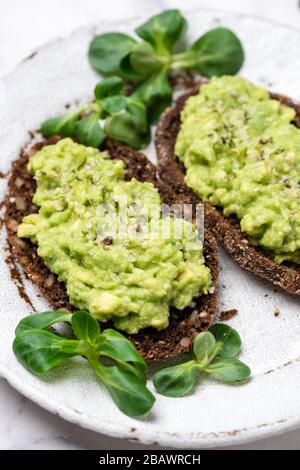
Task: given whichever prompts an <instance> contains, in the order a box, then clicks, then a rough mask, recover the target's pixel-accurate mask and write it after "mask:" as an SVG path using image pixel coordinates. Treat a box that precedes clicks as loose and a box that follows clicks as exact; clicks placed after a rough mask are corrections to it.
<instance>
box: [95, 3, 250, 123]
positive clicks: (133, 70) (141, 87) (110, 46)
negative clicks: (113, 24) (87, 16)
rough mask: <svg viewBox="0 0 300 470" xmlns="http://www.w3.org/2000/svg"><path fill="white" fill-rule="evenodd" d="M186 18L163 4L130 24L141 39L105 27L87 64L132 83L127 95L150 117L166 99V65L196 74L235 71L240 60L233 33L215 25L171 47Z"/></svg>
mask: <svg viewBox="0 0 300 470" xmlns="http://www.w3.org/2000/svg"><path fill="white" fill-rule="evenodd" d="M186 29H187V22H186V20H185V18H184V17H183V16H182V15H181V13H180V11H179V10H167V11H164V12H162V13H160V14H158V15H155V16H153V17H152V18H150V19H149V20H148V21H146V23H144V24H142V25H141V26H139V27H138V28H136V30H135V32H136V34H137V35H138V36H139V38H140V39H141V40H142V41H139V42H138V41H136V40H135V39H133V38H131V37H130V36H128V35H125V34H120V33H106V34H102V35H99V36H96V37H95V38H94V39H93V41H92V42H91V44H90V48H89V61H90V64H91V66H92V67H93V68H94V69H95V70H96V71H97V72H99V73H101V74H103V75H112V74H113V75H119V76H120V77H122V78H124V79H125V80H128V81H131V82H133V83H135V84H136V88H135V90H134V91H133V96H137V97H138V98H139V99H140V100H142V101H143V102H144V104H145V105H146V107H147V109H148V117H149V119H150V120H151V121H155V120H156V119H157V118H158V116H159V114H160V112H161V111H162V110H163V109H164V108H165V107H166V106H167V105H169V104H170V103H171V100H172V88H171V87H170V85H169V82H168V76H169V73H170V72H171V71H173V70H174V71H177V70H189V71H195V72H197V73H200V74H202V75H206V76H212V75H223V74H235V73H237V72H238V71H239V70H240V68H241V66H242V64H243V61H244V51H243V48H242V45H241V42H240V40H239V39H238V37H237V36H236V35H235V34H234V33H233V32H232V31H231V30H229V29H227V28H220V27H219V28H215V29H212V30H210V31H208V32H207V33H205V34H204V35H203V36H201V37H200V38H199V39H197V41H195V42H194V44H192V45H191V46H190V47H189V48H187V49H186V50H182V51H181V52H179V53H174V46H175V45H176V44H178V43H179V41H180V40H181V39H183V37H184V33H185V31H186Z"/></svg>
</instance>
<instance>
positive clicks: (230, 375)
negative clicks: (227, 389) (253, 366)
mask: <svg viewBox="0 0 300 470" xmlns="http://www.w3.org/2000/svg"><path fill="white" fill-rule="evenodd" d="M204 370H205V372H208V373H210V374H212V375H213V377H214V378H215V379H217V380H220V381H221V382H238V381H241V380H246V379H248V377H250V374H251V370H250V368H249V367H248V366H247V365H246V364H244V363H243V362H241V361H239V360H238V359H233V358H230V357H217V358H216V359H215V360H214V362H212V363H211V364H209V365H208V366H207V367H205V368H204Z"/></svg>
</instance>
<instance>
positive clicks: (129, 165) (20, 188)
mask: <svg viewBox="0 0 300 470" xmlns="http://www.w3.org/2000/svg"><path fill="white" fill-rule="evenodd" d="M58 140H59V137H57V138H56V137H54V138H51V139H49V140H47V141H44V142H42V143H38V144H36V145H34V146H33V147H32V148H31V149H29V150H28V151H25V150H23V151H22V152H21V155H20V157H19V159H18V160H17V161H15V162H14V163H13V165H12V171H11V174H10V178H9V181H8V195H7V197H6V200H5V215H4V222H5V224H6V227H7V232H8V241H9V245H10V250H11V253H12V255H13V257H14V259H16V260H17V261H18V262H19V263H20V264H21V265H22V266H23V268H24V270H25V272H26V274H27V276H28V277H29V278H30V279H31V281H32V282H33V283H34V284H35V285H36V286H37V287H38V288H39V289H40V291H41V292H42V294H43V295H44V297H46V299H47V300H48V301H49V303H50V305H51V306H52V307H53V308H54V309H61V308H66V309H68V310H71V311H72V310H75V309H74V307H72V306H71V305H70V303H69V299H68V296H67V292H66V288H65V286H64V284H63V283H60V282H58V280H57V277H56V276H55V275H54V274H52V273H51V272H50V271H49V269H48V268H47V267H46V265H45V264H44V262H43V260H42V259H41V258H40V257H39V256H38V255H37V252H36V247H35V245H33V244H32V243H31V242H30V241H29V240H26V239H19V238H18V237H17V236H16V231H17V226H18V224H19V223H20V222H21V220H22V218H23V217H24V216H25V215H27V214H29V213H32V212H36V211H37V210H38V208H37V207H36V206H34V205H33V204H32V196H33V194H34V191H35V187H36V185H35V181H34V179H33V178H32V176H31V175H30V174H29V173H28V171H27V162H28V158H29V156H31V155H33V154H34V153H35V152H36V151H37V150H39V149H40V148H42V147H43V146H44V145H46V144H53V143H55V142H57V141H58ZM105 147H106V149H107V150H108V151H109V153H110V155H111V158H113V159H121V160H123V161H124V163H125V168H126V170H125V177H126V179H127V180H130V179H131V178H133V177H135V178H136V179H138V180H139V181H148V182H151V183H153V184H154V185H155V186H157V187H158V188H159V191H160V194H161V196H162V199H163V201H164V202H165V203H166V204H173V203H174V202H175V198H174V196H175V195H174V192H173V191H170V189H169V188H168V186H167V185H165V184H164V183H161V182H159V181H158V179H157V174H156V168H155V167H154V165H152V163H151V162H150V161H149V160H148V159H147V158H146V157H145V156H144V155H143V154H142V153H139V152H137V151H135V150H133V149H131V148H129V147H127V146H125V145H122V144H119V143H117V142H112V141H109V140H107V142H106V144H105ZM179 202H182V203H184V202H185V199H184V197H183V196H180V197H179V198H177V200H176V203H179ZM204 253H205V260H206V264H207V265H208V266H209V267H210V269H211V273H212V279H213V284H212V287H213V288H212V290H211V293H210V294H208V295H203V296H201V297H199V298H197V299H195V306H194V307H193V308H192V307H189V308H186V309H185V310H184V311H179V310H176V309H174V308H173V309H171V315H170V324H169V326H168V328H167V329H165V330H162V331H157V330H155V329H153V328H147V329H145V330H142V331H141V332H139V333H138V334H135V335H128V336H129V338H130V339H131V341H132V342H133V343H134V345H135V346H136V347H137V349H138V350H139V351H140V352H141V354H142V355H143V356H144V357H145V359H146V360H157V359H163V358H167V357H170V356H174V355H177V354H179V353H182V352H184V351H187V350H188V349H189V348H190V346H191V344H192V340H193V338H194V337H195V336H196V335H197V334H198V333H199V332H200V331H203V330H206V329H207V328H208V327H209V326H210V325H211V323H212V322H213V320H214V317H215V314H216V303H217V297H216V285H217V278H218V272H219V265H218V255H217V246H216V242H215V240H214V238H213V237H212V236H211V235H210V234H209V233H208V232H206V233H205V242H204ZM106 326H112V325H109V324H105V327H106Z"/></svg>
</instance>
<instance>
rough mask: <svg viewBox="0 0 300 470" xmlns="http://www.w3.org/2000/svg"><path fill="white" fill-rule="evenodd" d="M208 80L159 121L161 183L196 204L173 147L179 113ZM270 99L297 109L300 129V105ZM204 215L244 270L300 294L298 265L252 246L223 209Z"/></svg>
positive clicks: (208, 206) (211, 209) (208, 210)
mask: <svg viewBox="0 0 300 470" xmlns="http://www.w3.org/2000/svg"><path fill="white" fill-rule="evenodd" d="M207 81H208V80H202V81H200V82H197V83H196V84H195V85H194V86H193V87H192V88H190V89H188V90H187V91H186V93H184V95H182V96H180V97H179V98H178V100H177V101H176V102H175V104H174V105H173V106H172V107H169V108H168V109H166V111H165V112H164V113H163V115H162V116H161V118H160V120H159V123H158V126H157V130H156V136H155V146H156V152H157V158H158V171H159V176H160V178H161V180H162V181H163V182H164V183H165V184H168V185H169V186H170V187H173V189H174V191H175V192H176V193H177V194H180V195H184V196H185V197H186V199H187V200H189V201H190V202H192V203H194V204H196V203H197V202H198V203H199V201H200V198H199V197H198V196H196V194H195V193H194V192H193V191H192V190H191V189H189V188H188V187H187V186H186V185H185V183H184V175H185V169H184V166H183V164H182V163H181V162H180V161H179V160H178V158H177V157H176V155H175V152H174V146H175V142H176V138H177V134H178V132H179V129H180V112H181V111H182V109H183V107H184V105H185V102H186V100H187V99H188V98H189V97H190V96H193V95H195V94H197V93H198V91H199V89H200V87H201V85H202V84H203V83H207ZM270 96H271V97H272V98H274V99H277V100H279V101H280V102H281V103H283V104H285V105H287V106H290V107H292V108H294V109H295V111H296V118H295V122H294V124H295V125H296V126H297V127H299V128H300V105H299V104H296V103H294V102H293V101H292V100H291V99H290V98H287V97H285V96H282V95H278V94H275V93H270ZM204 216H205V218H204V221H205V228H206V229H208V230H210V231H211V232H212V233H213V234H214V235H215V237H216V239H217V241H219V242H220V243H221V244H222V245H223V246H224V248H225V249H226V250H227V251H228V252H229V254H230V255H231V256H232V258H233V259H234V260H235V261H237V262H238V263H239V264H240V265H241V266H242V267H243V268H245V269H247V270H249V271H252V272H253V273H254V274H256V275H257V276H260V277H262V278H264V279H267V280H268V281H270V282H272V283H273V284H275V285H276V286H279V287H281V288H282V289H284V290H286V291H288V292H289V293H291V294H297V295H300V266H299V265H297V264H294V263H282V264H278V263H276V262H275V261H274V259H273V258H272V255H270V254H267V253H265V252H264V251H263V250H262V249H260V248H259V247H257V246H255V245H253V244H252V243H251V242H250V240H249V238H248V237H247V235H246V234H245V233H243V232H242V231H241V229H240V225H239V222H238V220H237V219H236V218H234V217H230V218H228V217H225V216H224V215H223V212H222V209H221V208H218V207H214V206H212V205H211V204H209V203H207V202H205V203H204Z"/></svg>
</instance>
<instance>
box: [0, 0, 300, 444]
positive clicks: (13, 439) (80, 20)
mask: <svg viewBox="0 0 300 470" xmlns="http://www.w3.org/2000/svg"><path fill="white" fill-rule="evenodd" d="M196 6H199V7H200V6H201V7H206V8H221V9H223V10H225V9H226V10H232V11H237V12H243V13H250V14H254V15H257V16H261V17H264V18H269V19H273V20H275V21H279V22H281V23H284V24H287V25H291V26H293V27H296V28H299V30H300V8H299V7H298V0H184V1H182V0H181V1H180V0H148V1H146V0H109V1H106V0H51V2H49V0H9V1H7V0H0V10H1V16H0V76H1V75H3V74H5V73H7V72H8V71H9V70H10V69H11V68H13V67H14V65H15V64H16V63H18V62H19V61H20V60H22V58H24V57H26V56H28V55H29V54H30V53H31V52H32V51H33V50H34V49H35V48H36V47H38V46H40V45H41V44H43V43H44V42H46V41H49V40H51V39H52V38H54V37H57V36H65V35H67V34H68V33H69V32H71V31H72V30H74V29H75V28H78V27H80V26H82V25H84V24H87V23H90V22H94V21H97V20H99V21H101V19H102V18H118V19H119V18H123V19H124V21H126V18H129V17H130V16H133V15H134V14H136V12H137V11H139V12H141V11H143V12H145V13H147V12H149V13H150V14H151V13H153V12H156V11H159V10H162V9H165V8H170V7H179V8H180V7H181V8H184V9H188V8H189V7H190V8H195V7H196ZM0 417H1V418H0V449H16V450H17V449H74V450H75V449H99V450H100V449H109V450H111V449H122V450H123V449H157V448H158V447H155V446H149V447H147V446H144V445H140V444H137V443H134V442H128V441H127V440H121V439H114V438H110V437H106V436H103V435H100V434H97V433H94V432H91V431H87V430H84V429H81V428H80V427H78V426H75V425H73V424H70V423H67V422H65V421H63V420H62V419H61V418H58V417H57V416H54V415H51V414H50V413H48V412H47V411H44V410H42V409H41V408H39V407H38V406H37V405H35V404H34V403H32V402H31V401H29V400H27V399H26V398H24V397H23V396H22V395H20V394H19V393H18V392H16V391H15V390H14V389H12V388H11V387H10V386H9V385H8V384H7V383H6V382H5V380H3V379H0ZM299 448H300V430H298V431H293V432H289V433H285V434H283V435H281V436H276V437H274V438H271V439H266V440H263V441H260V442H256V443H252V444H249V445H243V446H236V447H235V449H299Z"/></svg>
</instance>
